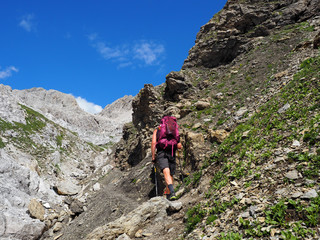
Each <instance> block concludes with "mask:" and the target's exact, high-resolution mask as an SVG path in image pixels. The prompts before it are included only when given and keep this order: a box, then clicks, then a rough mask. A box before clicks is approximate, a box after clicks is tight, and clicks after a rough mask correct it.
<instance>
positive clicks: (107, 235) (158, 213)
mask: <svg viewBox="0 0 320 240" xmlns="http://www.w3.org/2000/svg"><path fill="white" fill-rule="evenodd" d="M181 208H182V203H179V202H169V201H168V200H166V199H164V198H162V197H156V198H152V199H151V200H149V201H148V202H145V203H144V204H142V205H141V206H139V207H138V208H136V209H135V210H133V211H132V212H130V213H128V214H127V215H125V216H122V217H121V218H119V219H117V220H115V221H113V222H110V223H108V224H106V225H105V226H101V227H99V228H97V229H95V230H94V231H93V232H92V233H90V234H88V236H87V237H86V239H88V240H89V239H90V240H95V239H110V240H112V239H123V238H124V237H126V238H127V239H131V238H134V237H149V238H155V239H156V238H157V237H156V236H155V235H156V234H159V232H154V229H153V230H151V229H150V230H149V229H144V228H145V226H146V224H147V223H148V221H152V222H153V223H154V224H156V225H160V226H161V225H163V224H164V222H165V221H167V217H168V214H172V213H176V212H178V211H180V210H181ZM155 233H156V234H155Z"/></svg>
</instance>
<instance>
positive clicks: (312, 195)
mask: <svg viewBox="0 0 320 240" xmlns="http://www.w3.org/2000/svg"><path fill="white" fill-rule="evenodd" d="M316 197H318V193H317V192H316V190H315V189H311V190H310V191H308V192H306V193H305V194H303V195H302V196H301V197H300V198H301V199H311V198H316Z"/></svg>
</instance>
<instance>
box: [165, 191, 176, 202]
mask: <svg viewBox="0 0 320 240" xmlns="http://www.w3.org/2000/svg"><path fill="white" fill-rule="evenodd" d="M167 196H168V199H169V200H170V201H174V200H177V196H176V194H175V193H174V192H173V193H170V194H169V195H167Z"/></svg>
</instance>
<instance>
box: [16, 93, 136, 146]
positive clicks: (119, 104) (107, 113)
mask: <svg viewBox="0 0 320 240" xmlns="http://www.w3.org/2000/svg"><path fill="white" fill-rule="evenodd" d="M13 94H14V95H15V96H18V97H19V101H20V102H21V103H23V104H25V105H27V106H30V107H32V108H33V109H36V110H37V111H39V112H41V113H42V114H44V115H45V116H46V117H47V118H49V119H50V120H52V121H54V122H56V123H57V124H59V125H60V126H62V127H65V128H67V129H69V130H70V131H73V132H76V133H78V135H79V136H80V137H81V138H83V139H84V140H86V141H89V142H92V143H94V144H97V145H103V144H107V143H109V142H117V141H119V140H120V138H121V135H122V126H123V124H124V123H127V122H130V121H131V115H132V112H131V101H132V98H133V97H132V96H125V97H123V98H121V99H119V100H117V101H116V102H114V103H112V104H110V105H107V106H106V107H105V109H104V110H103V111H102V112H101V113H99V114H96V115H93V114H89V113H87V112H85V111H83V110H82V109H81V108H80V107H79V105H78V104H77V102H76V99H75V98H74V97H73V96H72V95H70V94H64V93H61V92H59V91H56V90H45V89H43V88H32V89H27V90H14V92H13Z"/></svg>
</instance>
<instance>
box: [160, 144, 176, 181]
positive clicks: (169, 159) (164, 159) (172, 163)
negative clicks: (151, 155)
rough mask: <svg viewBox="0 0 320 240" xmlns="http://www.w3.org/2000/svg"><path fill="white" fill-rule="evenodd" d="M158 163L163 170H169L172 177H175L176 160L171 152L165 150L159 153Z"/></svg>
mask: <svg viewBox="0 0 320 240" xmlns="http://www.w3.org/2000/svg"><path fill="white" fill-rule="evenodd" d="M156 161H157V163H158V165H159V167H160V169H161V171H163V169H165V168H169V169H170V175H171V176H173V175H174V174H175V172H176V159H175V157H174V156H172V155H171V153H169V152H165V151H163V150H158V151H157V157H156Z"/></svg>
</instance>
